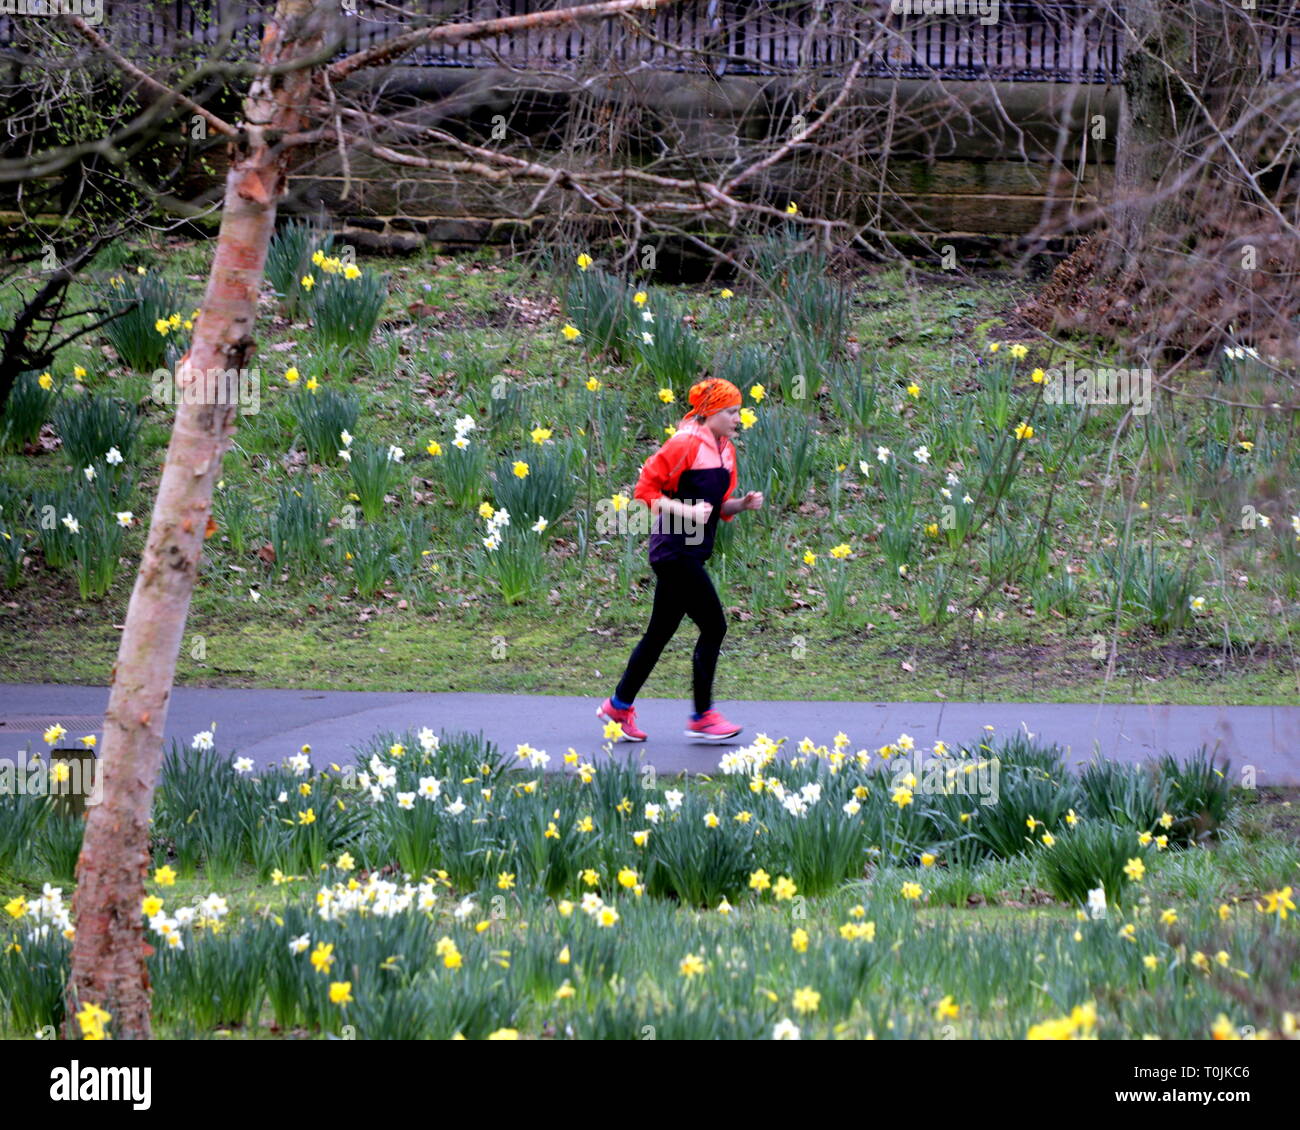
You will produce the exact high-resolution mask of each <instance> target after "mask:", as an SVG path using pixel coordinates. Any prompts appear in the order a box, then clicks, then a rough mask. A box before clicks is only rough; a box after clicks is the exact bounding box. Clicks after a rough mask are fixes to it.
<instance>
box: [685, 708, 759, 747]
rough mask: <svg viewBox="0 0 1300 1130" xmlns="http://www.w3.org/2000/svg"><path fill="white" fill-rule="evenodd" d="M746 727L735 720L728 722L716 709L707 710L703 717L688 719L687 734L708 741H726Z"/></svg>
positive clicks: (689, 736)
mask: <svg viewBox="0 0 1300 1130" xmlns="http://www.w3.org/2000/svg"><path fill="white" fill-rule="evenodd" d="M744 728H745V727H744V726H737V725H736V724H735V723H734V722H728V721H727V720H726V719H725V718H724V717H723V716H722V715H721V714H719V713H718V712H717V711H716V710H706V711H705V712H704V717H703V718H699V719H695V718H688V719H687V720H686V736H687V737H688V738H699V739H700V740H702V741H706V742H725V741H727V739H729V738H734V737H735V736H736V735H737V734H738V733H740V731H741V730H743V729H744Z"/></svg>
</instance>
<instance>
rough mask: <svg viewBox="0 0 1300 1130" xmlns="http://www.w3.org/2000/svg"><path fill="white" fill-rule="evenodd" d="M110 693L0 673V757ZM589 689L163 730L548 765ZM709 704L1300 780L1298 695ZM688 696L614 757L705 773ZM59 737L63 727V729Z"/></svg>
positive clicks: (318, 698) (284, 713) (280, 714)
mask: <svg viewBox="0 0 1300 1130" xmlns="http://www.w3.org/2000/svg"><path fill="white" fill-rule="evenodd" d="M107 703H108V689H107V688H106V687H79V686H66V687H65V686H48V685H47V686H32V685H25V684H18V683H0V757H11V756H12V755H13V753H14V752H17V751H19V750H22V749H25V748H26V747H27V745H28V743H29V742H30V743H31V745H32V748H40V747H42V745H43V743H42V741H41V733H42V731H43V730H44V729H45V727H46V726H48V725H50V724H51V723H53V722H61V723H62V724H63V725H64V726H66V727H67V729H68V731H69V737H70V738H72V739H76V738H79V737H81V736H82V735H83V734H89V733H92V732H94V733H97V732H99V731H100V727H101V725H102V719H103V712H104V708H105V706H106V705H107ZM597 705H598V700H597V699H595V698H577V697H572V696H563V695H554V696H551V695H508V694H460V693H445V694H419V693H409V692H369V691H311V690H240V689H226V688H206V687H179V688H177V689H176V690H175V692H174V693H173V696H172V702H171V707H170V709H169V711H168V715H167V730H166V736H167V738H168V740H170V739H171V738H173V737H174V738H178V739H180V740H181V741H184V742H188V741H189V739H190V738H191V737H192V736H193V735H194V734H196V733H198V732H199V731H200V730H207V729H209V728H210V727H211V726H212V723H214V722H215V723H216V724H217V728H216V739H217V747H218V749H220V750H221V751H222V752H235V753H238V754H241V755H244V756H247V757H251V758H253V759H254V761H256V762H257V763H258V764H268V763H273V762H275V761H278V760H279V759H280V758H282V757H286V756H288V755H289V754H292V753H296V752H297V751H298V749H299V748H300V747H301V746H302V745H303V744H308V745H310V746H311V748H312V760H313V761H314V762H315V763H316V764H318V765H324V764H327V763H328V762H330V761H336V762H339V763H343V762H345V761H348V760H351V758H352V750H353V747H354V746H356V745H357V744H358V743H362V742H365V741H367V740H368V739H369V738H371V737H372V736H373V735H374V734H376V733H379V732H381V731H384V730H393V731H403V730H407V729H416V730H418V729H419V728H420V727H422V726H428V727H430V728H431V729H432V730H434V732H436V733H438V732H448V733H449V732H453V731H457V730H468V731H471V732H480V731H481V732H482V733H483V734H484V735H485V736H486V737H487V738H488V739H490V740H491V741H493V742H495V743H496V744H497V745H498V746H500V747H501V748H502V749H503V750H505V751H507V752H512V751H513V750H514V748H515V746H516V745H518V744H519V743H521V742H528V743H529V744H531V745H533V746H534V747H536V748H538V749H544V750H546V751H547V752H549V753H550V754H551V755H552V758H553V760H552V766H558V765H559V764H561V756H562V755H563V754H564V752H565V751H566V750H568V749H569V748H570V747H572V748H574V749H575V750H577V751H578V753H580V754H582V755H583V756H584V757H591V758H600V757H602V756H603V754H602V751H601V747H602V744H603V737H602V723H600V722H599V721H598V720H597V718H596V716H595V711H596V706H597ZM719 707H720V709H722V711H723V713H724V714H726V716H727V717H728V718H731V719H732V720H733V721H735V722H736V723H737V724H739V725H743V726H744V727H745V730H744V732H743V733H742V734H741V735H740V736H739V738H737V739H736V740H735V741H734V742H732V743H728V744H726V745H724V746H722V747H721V748H723V749H726V748H734V747H735V746H738V745H743V744H744V743H745V742H747V741H751V740H752V739H753V736H754V735H755V734H758V733H766V734H768V735H769V736H770V737H773V738H781V737H788V738H789V739H790V740H789V741H788V742H787V743H786V748H787V749H790V748H792V747H793V746H794V745H796V744H797V743H798V741H799V740H800V739H801V738H803V737H805V736H806V737H810V738H812V739H813V741H815V742H817V743H818V744H821V743H823V742H824V743H826V744H827V745H829V744H830V743H831V739H832V738H833V737H834V735H835V733H836V731H838V730H843V731H844V732H845V733H846V734H848V736H849V739H850V742H851V748H853V749H859V748H861V747H863V746H866V747H868V748H870V749H872V750H874V749H876V747H878V746H881V745H884V744H885V743H886V742H892V741H893V740H894V739H895V738H897V737H898V736H899V734H903V733H906V734H911V735H912V737H913V738H915V739H916V744H917V745H918V746H923V747H928V746H929V745H931V744H932V743H933V742H934V741H935V739H936V738H942V739H943V740H944V741H946V742H948V743H950V744H954V743H957V742H964V743H968V744H969V743H971V742H972V741H973V740H974V739H975V738H977V737H979V736H981V735H982V734H983V733H984V727H985V726H986V725H990V726H993V727H994V735H995V736H997V735H1005V734H1009V733H1011V732H1013V731H1016V730H1022V729H1027V730H1028V731H1029V732H1030V733H1031V734H1034V735H1036V736H1037V737H1039V738H1041V739H1042V740H1044V741H1048V742H1055V743H1056V744H1058V745H1060V746H1062V747H1064V748H1066V749H1067V750H1068V753H1069V760H1070V761H1071V762H1073V763H1080V762H1086V761H1087V760H1089V759H1090V758H1091V757H1092V756H1093V755H1094V752H1100V754H1101V755H1102V756H1103V757H1110V758H1114V759H1116V760H1119V761H1126V762H1140V761H1142V760H1144V759H1145V758H1147V757H1149V756H1151V755H1159V754H1162V753H1165V752H1168V753H1173V754H1175V755H1177V756H1178V757H1180V758H1185V757H1187V756H1188V755H1190V754H1193V753H1195V752H1196V751H1197V750H1198V749H1199V748H1200V747H1201V746H1202V745H1204V746H1207V747H1208V748H1209V749H1211V750H1212V751H1215V752H1216V753H1217V755H1218V756H1219V758H1220V759H1221V760H1222V759H1223V758H1225V757H1226V758H1229V759H1231V762H1232V775H1233V778H1234V780H1235V781H1240V780H1241V779H1242V778H1241V772H1242V769H1243V768H1244V767H1245V766H1253V767H1254V769H1255V774H1256V782H1257V783H1258V784H1260V785H1300V706H1227V707H1216V706H1142V705H1106V706H1097V705H1095V704H1061V703H1016V702H1004V703H967V702H961V703H958V702H947V703H943V702H801V701H795V702H783V701H775V702H773V701H769V702H739V701H736V702H732V701H728V702H722V703H719ZM686 710H687V704H686V703H685V702H684V701H682V700H680V699H654V698H643V699H639V700H638V701H637V721H638V723H639V724H640V726H641V728H642V729H644V730H645V731H646V732H647V733H648V734H649V735H650V740H649V741H648V742H646V743H645V744H644V745H631V744H627V743H619V744H618V745H616V746H615V747H614V748H615V752H616V754H617V755H618V756H619V757H622V756H624V755H625V754H627V753H638V754H641V755H643V756H644V759H645V761H646V763H647V764H651V765H653V766H654V767H655V769H656V770H657V771H658V772H660V773H678V772H682V771H691V772H705V773H707V772H711V771H712V770H714V769H715V768H716V767H717V762H718V756H719V752H720V750H719V749H718V748H714V747H712V746H709V745H702V744H698V743H695V742H692V741H690V740H688V739H686V738H685V737H684V736H683V734H682V729H683V724H684V720H685V717H686ZM65 741H66V739H65Z"/></svg>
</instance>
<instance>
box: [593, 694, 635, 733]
mask: <svg viewBox="0 0 1300 1130" xmlns="http://www.w3.org/2000/svg"><path fill="white" fill-rule="evenodd" d="M596 717H597V718H602V719H604V720H605V721H606V722H617V723H618V724H619V726H620V727H622V730H623V735H622V737H620V738H619V741H624V742H643V741H645V739H646V733H645V731H644V730H639V729H637V724H636V707H635V706H629V707H628V708H627V709H626V710H619V709H618V707H616V706H615V705H614V704H613V703H612V702H610V701H609V699H605V701H604V702H602V703H601V704H600V705H599V706H598V707H596Z"/></svg>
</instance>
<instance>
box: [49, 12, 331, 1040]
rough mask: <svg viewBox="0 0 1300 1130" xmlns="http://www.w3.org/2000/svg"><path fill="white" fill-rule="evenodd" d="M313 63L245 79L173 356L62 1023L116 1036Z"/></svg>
mask: <svg viewBox="0 0 1300 1130" xmlns="http://www.w3.org/2000/svg"><path fill="white" fill-rule="evenodd" d="M325 8H326V3H325V0H279V3H278V4H277V6H276V12H275V16H274V17H273V19H272V20H271V21H270V22H268V25H267V29H266V34H265V35H264V37H263V40H262V52H261V57H262V62H263V64H265V65H266V66H267V67H271V66H274V65H276V64H279V65H282V66H283V65H284V64H286V63H288V64H291V63H292V62H293V61H294V60H297V59H301V58H303V57H304V56H306V55H309V54H310V53H312V52H313V51H314V50H315V49H316V48H318V47H319V45H320V43H321V42H322V38H323V36H322V30H323V17H324V9H325ZM318 16H320V17H321V18H317V17H318ZM311 75H312V71H311V69H309V68H307V67H298V68H290V69H286V70H283V71H281V72H280V73H277V74H269V73H264V74H262V75H260V76H259V77H258V78H257V79H255V80H254V82H253V84H252V86H251V87H250V90H249V94H248V97H247V99H246V101H245V106H244V111H245V118H246V121H245V128H244V131H243V133H242V134H241V135H240V136H239V137H238V138H237V139H236V141H235V143H234V154H233V160H232V164H231V168H230V172H229V175H228V177H227V179H226V196H225V207H224V211H223V213H222V221H221V232H220V235H219V237H218V240H217V248H216V254H215V257H214V259H213V262H212V270H211V273H210V274H209V276H208V288H207V293H206V296H205V298H204V301H203V308H202V314H201V315H200V317H199V320H198V322H197V324H196V326H195V331H194V338H193V344H192V346H191V348H190V353H189V354H188V355H187V358H186V359H183V360H182V361H181V362H180V364H179V365H178V366H177V400H178V401H179V403H178V405H177V409H176V422H175V424H174V426H173V429H172V438H171V443H170V445H169V446H168V448H167V459H166V462H165V464H164V466H163V473H162V482H161V484H160V486H159V489H158V497H157V499H156V501H155V503H154V509H153V517H152V520H151V522H150V525H149V537H148V541H147V544H146V546H145V550H144V556H143V557H142V558H141V561H140V568H139V572H138V573H137V574H136V581H135V588H134V589H133V590H132V593H131V603H130V606H129V607H128V609H127V615H126V628H125V631H124V632H123V633H122V643H121V647H120V648H119V650H118V655H117V662H116V664H115V665H114V667H113V675H112V692H111V694H110V697H109V702H108V711H107V714H106V716H105V718H104V742H103V752H102V754H101V756H102V757H103V760H104V798H103V802H102V803H101V804H100V805H98V806H97V807H94V808H92V809H91V810H90V813H89V816H88V817H87V820H86V835H85V842H84V844H83V847H82V850H81V858H80V860H79V862H78V866H77V891H76V895H75V896H74V912H75V915H76V925H77V933H76V939H75V941H74V943H73V948H72V975H71V979H70V981H69V984H68V1003H69V1006H70V1007H69V1010H68V1015H69V1021H68V1031H69V1034H70V1035H75V1034H76V1033H75V1029H76V1025H75V1023H74V1022H73V1020H72V1019H71V1017H72V1014H73V1012H75V1011H76V1010H77V1009H78V1008H79V1007H84V1005H86V1004H87V1003H93V1004H96V1005H99V1006H100V1007H101V1008H105V1009H107V1010H108V1012H109V1013H110V1014H111V1017H112V1020H111V1021H110V1024H109V1030H110V1033H111V1034H112V1035H113V1036H115V1037H116V1038H119V1039H148V1038H149V1036H150V1016H149V978H148V972H147V970H146V968H145V957H146V956H147V954H148V953H149V949H148V946H147V943H146V942H145V938H144V931H143V925H142V920H141V912H140V904H141V900H142V898H143V896H144V877H145V874H146V871H147V868H148V864H149V815H150V811H151V809H152V806H153V793H154V785H155V783H156V781H157V779H158V772H159V768H160V766H161V762H162V753H163V746H162V738H163V724H164V722H165V721H166V717H167V705H168V701H169V699H170V696H171V689H172V682H173V680H174V678H175V674H176V660H177V656H178V655H179V652H180V646H181V638H182V635H183V633H184V630H185V620H186V616H187V614H188V612H189V605H190V596H191V594H192V592H193V589H194V580H195V574H196V573H197V571H198V566H199V560H200V558H201V557H202V554H203V541H204V537H205V534H206V533H207V532H208V530H209V522H210V520H211V519H210V506H211V501H212V490H213V485H214V483H215V482H216V480H217V479H218V477H219V476H220V473H221V458H222V455H223V454H224V453H225V451H226V449H227V447H228V446H229V444H230V439H231V436H232V435H233V434H234V429H235V416H236V410H237V399H236V398H237V395H238V388H239V379H238V371H239V370H240V369H246V368H247V367H248V360H249V358H250V356H251V355H252V352H253V346H254V341H253V336H252V334H253V326H254V320H255V317H256V312H257V296H258V291H259V289H260V287H261V283H262V270H263V266H264V264H265V261H266V252H267V247H268V245H269V243H270V240H271V234H272V231H273V229H274V226H275V210H276V199H277V197H278V196H279V195H280V193H281V192H282V190H283V187H284V178H285V172H286V164H287V161H286V156H285V151H284V150H283V149H281V148H278V147H276V146H275V144H274V142H275V140H276V139H277V138H278V137H279V136H282V135H283V134H285V133H291V132H293V131H294V130H296V129H298V128H300V126H301V116H300V108H302V107H305V106H306V105H307V104H308V102H309V99H310V93H311ZM213 374H220V375H219V376H215V377H214V376H213ZM192 381H202V382H204V395H203V396H202V397H196V398H194V399H196V400H197V401H198V402H195V403H189V402H187V400H188V399H189V398H188V397H185V396H183V395H182V392H183V388H184V386H185V385H187V384H189V383H190V382H192Z"/></svg>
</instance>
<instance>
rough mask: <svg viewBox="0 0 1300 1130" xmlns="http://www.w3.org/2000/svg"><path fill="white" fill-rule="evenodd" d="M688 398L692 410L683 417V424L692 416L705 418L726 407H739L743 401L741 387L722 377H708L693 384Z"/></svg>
mask: <svg viewBox="0 0 1300 1130" xmlns="http://www.w3.org/2000/svg"><path fill="white" fill-rule="evenodd" d="M687 399H688V400H689V401H690V402H691V410H690V411H689V412H687V413H686V415H685V416H683V417H682V423H683V424H685V423H686V421H687V420H689V419H690V418H691V417H692V416H697V417H698V418H699V419H701V420H703V419H704V418H705V417H706V416H712V415H713V414H714V413H715V412H721V411H722V410H723V409H724V408H738V407H739V406H740V404H741V401H742V398H741V395H740V389H738V388H737V387H736V386H735V385H733V384H732V383H731V382H730V381H725V380H723V379H722V378H721V377H708V378H706V379H705V380H702V381H699V382H697V383H696V384H693V385H691V391H690V394H689V395H688V397H687Z"/></svg>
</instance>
